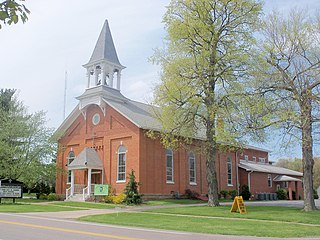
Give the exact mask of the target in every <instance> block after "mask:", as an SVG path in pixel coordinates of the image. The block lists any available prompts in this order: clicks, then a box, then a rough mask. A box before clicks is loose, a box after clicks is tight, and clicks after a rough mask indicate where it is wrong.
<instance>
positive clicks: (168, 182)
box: [166, 181, 174, 184]
mask: <svg viewBox="0 0 320 240" xmlns="http://www.w3.org/2000/svg"><path fill="white" fill-rule="evenodd" d="M166 184H174V182H172V181H167V182H166Z"/></svg>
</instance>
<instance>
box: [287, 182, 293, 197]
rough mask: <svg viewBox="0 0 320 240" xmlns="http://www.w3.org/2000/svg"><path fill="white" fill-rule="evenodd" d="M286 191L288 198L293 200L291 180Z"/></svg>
mask: <svg viewBox="0 0 320 240" xmlns="http://www.w3.org/2000/svg"><path fill="white" fill-rule="evenodd" d="M288 192H289V200H293V199H292V187H291V182H289V188H288Z"/></svg>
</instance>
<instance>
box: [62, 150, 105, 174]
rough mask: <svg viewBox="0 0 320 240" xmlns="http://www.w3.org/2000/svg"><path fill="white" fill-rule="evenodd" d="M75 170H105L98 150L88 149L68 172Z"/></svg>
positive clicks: (74, 161) (81, 153)
mask: <svg viewBox="0 0 320 240" xmlns="http://www.w3.org/2000/svg"><path fill="white" fill-rule="evenodd" d="M75 169H103V163H102V161H101V159H100V157H99V155H98V153H97V152H96V150H94V149H93V148H88V147H87V148H85V149H83V150H82V151H81V152H80V153H79V155H78V156H77V157H76V158H75V159H74V160H73V161H72V162H71V163H70V164H69V165H68V170H75Z"/></svg>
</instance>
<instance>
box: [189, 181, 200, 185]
mask: <svg viewBox="0 0 320 240" xmlns="http://www.w3.org/2000/svg"><path fill="white" fill-rule="evenodd" d="M189 184H190V185H191V186H197V185H198V184H197V183H196V182H190V183H189Z"/></svg>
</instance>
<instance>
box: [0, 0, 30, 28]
mask: <svg viewBox="0 0 320 240" xmlns="http://www.w3.org/2000/svg"><path fill="white" fill-rule="evenodd" d="M22 2H24V0H5V1H2V2H0V29H1V28H2V24H1V23H3V24H8V25H11V24H12V23H14V24H16V23H18V22H19V20H20V21H22V22H23V23H25V22H26V21H27V20H28V14H30V11H29V9H27V8H26V6H25V5H24V4H23V3H22Z"/></svg>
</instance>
